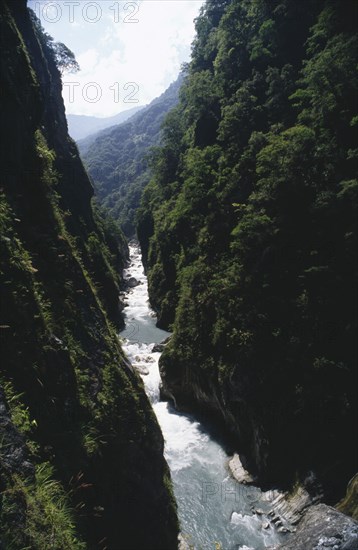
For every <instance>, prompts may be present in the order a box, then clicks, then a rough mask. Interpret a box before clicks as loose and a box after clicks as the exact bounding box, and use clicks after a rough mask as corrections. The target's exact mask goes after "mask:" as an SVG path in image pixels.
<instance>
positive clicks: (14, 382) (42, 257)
mask: <svg viewBox="0 0 358 550" xmlns="http://www.w3.org/2000/svg"><path fill="white" fill-rule="evenodd" d="M0 25H1V29H0V30H1V32H0V36H1V56H2V63H1V72H2V74H1V81H2V99H1V120H2V126H1V133H2V140H1V142H2V147H1V152H0V166H1V196H0V199H1V201H0V226H1V239H0V246H1V279H2V280H1V287H2V296H1V319H0V330H1V368H0V386H1V387H0V445H1V448H0V467H1V485H0V490H1V495H0V523H1V531H0V539H1V540H0V546H1V547H4V548H8V549H14V550H15V549H20V548H34V549H39V550H40V549H41V550H42V549H45V548H46V549H47V548H56V549H62V548H63V549H66V550H68V549H69V548H74V549H75V548H76V549H79V548H105V547H106V548H109V547H111V548H118V547H119V546H122V545H123V547H125V548H135V549H137V548H141V547H144V546H146V545H147V544H149V546H152V547H155V548H163V549H164V548H165V549H167V548H176V537H177V520H176V513H175V504H174V502H173V497H172V495H171V493H170V491H169V489H170V482H169V481H168V475H169V474H168V468H167V465H166V463H165V461H164V459H163V439H162V436H161V433H160V430H159V427H158V425H157V422H156V420H155V417H154V413H153V412H152V409H151V407H150V404H149V402H148V400H147V398H146V396H145V393H144V390H143V385H142V383H141V382H140V380H139V377H137V376H136V375H135V374H134V373H133V372H132V370H131V369H130V367H129V366H128V365H127V363H126V360H125V358H124V356H123V353H122V350H121V348H120V345H119V341H118V338H117V334H116V330H115V327H114V325H112V323H111V320H112V321H113V322H115V321H117V322H118V319H119V310H120V304H119V300H118V291H119V286H120V283H121V281H120V279H119V277H118V275H117V273H118V272H119V270H120V269H121V267H123V264H124V262H125V255H126V245H125V242H124V239H123V236H122V235H121V233H120V232H118V230H117V229H116V228H115V227H113V224H112V223H111V222H108V221H106V220H105V219H103V218H102V217H101V214H100V213H99V212H96V211H94V210H93V208H92V206H91V198H92V195H93V190H92V187H91V185H90V183H89V180H88V177H87V175H86V172H85V170H84V168H83V165H82V163H81V161H80V159H79V156H78V152H77V148H76V146H75V144H74V142H73V141H72V140H71V139H70V138H69V136H68V133H67V125H66V119H65V114H64V106H63V101H62V97H61V77H60V72H59V69H58V67H57V64H58V60H57V59H56V56H54V53H53V51H52V50H51V48H49V47H48V46H47V45H46V41H44V40H43V37H42V36H41V35H40V34H39V32H40V31H39V29H38V28H36V26H35V27H34V26H33V23H32V21H31V18H30V16H29V13H28V11H27V8H26V2H25V1H23V0H18V1H16V2H13V1H12V2H7V1H5V0H0ZM110 319H111V320H110ZM168 488H169V489H168ZM138 517H139V518H140V521H138V522H137V519H136V518H138Z"/></svg>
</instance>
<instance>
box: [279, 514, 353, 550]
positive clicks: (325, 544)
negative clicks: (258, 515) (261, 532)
mask: <svg viewBox="0 0 358 550" xmlns="http://www.w3.org/2000/svg"><path fill="white" fill-rule="evenodd" d="M357 548H358V523H357V522H356V521H355V520H353V519H351V518H350V517H348V516H345V515H344V514H341V513H340V512H338V511H337V510H335V509H334V508H331V507H330V506H327V505H326V504H316V505H314V506H312V507H311V508H309V509H308V510H307V512H306V513H305V515H304V517H303V519H302V521H301V522H300V524H299V526H298V528H297V532H296V533H295V534H294V535H292V537H291V538H290V539H289V540H288V542H286V543H285V544H283V545H279V546H273V547H271V548H270V550H276V549H277V550H278V549H280V550H281V549H282V550H321V549H322V550H323V549H325V550H329V549H330V550H357Z"/></svg>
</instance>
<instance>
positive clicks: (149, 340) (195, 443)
mask: <svg viewBox="0 0 358 550" xmlns="http://www.w3.org/2000/svg"><path fill="white" fill-rule="evenodd" d="M124 276H125V278H126V279H127V280H128V281H129V284H132V285H134V284H135V281H134V280H131V278H134V279H135V280H136V281H138V282H139V283H140V284H138V285H137V286H133V287H132V288H130V289H129V290H128V292H127V293H126V307H125V309H124V313H125V322H126V328H125V329H124V330H123V331H122V333H121V335H120V336H121V338H122V339H123V343H122V345H123V348H124V350H125V352H126V354H127V356H128V358H129V360H130V361H131V363H132V364H133V365H134V366H135V368H136V369H137V371H138V372H140V374H141V376H142V379H143V381H144V385H145V389H146V392H147V395H148V397H149V399H150V401H151V403H152V406H153V409H154V411H155V413H156V415H157V418H158V422H159V424H160V427H161V430H162V432H163V436H164V440H165V458H166V460H167V462H168V464H169V467H170V471H171V475H172V480H173V486H174V493H175V497H176V500H177V503H178V515H179V520H180V524H181V532H182V534H183V537H184V540H185V541H186V542H187V543H188V545H190V549H195V550H219V549H220V550H221V549H222V550H239V549H241V550H244V549H247V550H263V549H264V548H267V547H268V546H270V545H273V544H277V543H279V542H280V540H281V539H282V535H280V534H279V533H278V532H277V530H276V529H275V528H274V526H273V525H272V524H271V523H270V522H269V521H267V516H266V515H265V514H262V513H260V515H257V514H253V511H252V509H253V507H254V508H260V509H261V512H262V511H267V512H268V510H269V505H268V502H267V500H265V499H263V498H262V495H263V494H262V493H261V491H260V490H259V489H258V488H256V487H252V486H251V487H249V486H246V485H241V484H239V483H237V482H236V481H234V480H233V479H232V478H231V476H230V474H229V470H228V467H227V463H228V459H229V457H228V455H227V454H226V452H225V451H224V449H223V448H222V447H221V446H220V445H219V444H218V443H217V442H216V441H214V440H213V439H212V438H211V437H210V436H209V434H208V432H207V431H206V430H205V428H204V427H203V426H202V425H201V424H200V423H199V422H198V421H196V420H195V418H193V417H192V416H190V415H188V414H181V413H178V412H177V411H176V410H175V409H174V408H173V406H172V405H171V404H169V403H166V402H162V401H160V397H159V384H160V374H159V368H158V361H159V357H160V353H158V352H153V346H154V344H155V343H158V342H162V341H163V340H165V339H166V338H167V337H168V336H169V333H167V332H165V331H163V330H160V329H158V328H157V327H156V326H155V322H156V319H155V315H154V314H153V311H152V310H151V309H150V306H149V303H148V291H147V279H146V276H145V275H144V271H143V266H142V262H141V253H140V250H139V248H138V246H137V245H136V244H134V243H131V244H130V265H129V267H128V269H126V271H125V273H124ZM188 548H189V546H188Z"/></svg>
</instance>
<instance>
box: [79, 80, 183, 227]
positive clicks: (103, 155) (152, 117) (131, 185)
mask: <svg viewBox="0 0 358 550" xmlns="http://www.w3.org/2000/svg"><path fill="white" fill-rule="evenodd" d="M182 82H183V76H182V75H181V76H179V78H178V79H177V80H176V81H175V82H174V83H173V84H171V85H170V86H169V88H168V89H167V90H166V91H165V92H164V93H163V94H162V95H161V96H159V97H158V98H156V99H154V100H153V101H152V102H151V103H150V104H149V105H148V107H146V108H145V109H143V110H142V111H140V112H139V113H137V114H136V115H135V116H132V117H131V118H130V120H129V121H128V122H126V123H124V124H120V125H117V126H114V127H113V128H109V129H107V130H103V131H102V132H100V134H99V135H95V136H89V137H88V138H86V139H84V140H80V141H79V142H78V147H79V150H80V152H81V156H82V158H83V160H84V163H85V165H86V167H87V169H88V172H89V174H90V176H91V177H92V180H93V184H94V187H95V190H96V196H97V198H98V200H99V203H100V204H101V206H102V207H103V208H105V210H106V211H107V212H108V214H109V215H110V216H112V217H113V218H114V219H116V221H117V222H119V224H120V226H121V228H122V229H123V231H124V233H125V235H126V236H127V237H132V236H133V235H134V234H135V216H136V211H137V209H138V207H139V204H140V200H141V196H142V192H143V189H144V187H145V186H146V185H147V184H148V182H149V180H150V173H151V172H150V170H151V169H150V162H149V159H148V155H149V153H150V151H151V150H152V148H154V147H155V146H157V145H159V141H160V138H161V126H162V123H163V120H164V118H165V115H166V114H167V113H168V112H169V111H170V110H171V109H172V108H173V107H174V106H175V105H176V104H177V102H178V93H179V89H180V86H181V84H182Z"/></svg>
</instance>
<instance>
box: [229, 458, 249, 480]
mask: <svg viewBox="0 0 358 550" xmlns="http://www.w3.org/2000/svg"><path fill="white" fill-rule="evenodd" d="M229 470H230V472H231V474H232V476H233V477H234V478H235V479H236V481H238V482H239V483H243V484H244V485H248V484H251V483H254V481H255V478H254V477H253V476H252V475H251V474H249V472H248V471H247V470H245V468H244V467H243V465H242V463H241V460H240V457H239V455H238V454H234V456H233V457H232V458H231V459H230V460H229Z"/></svg>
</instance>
